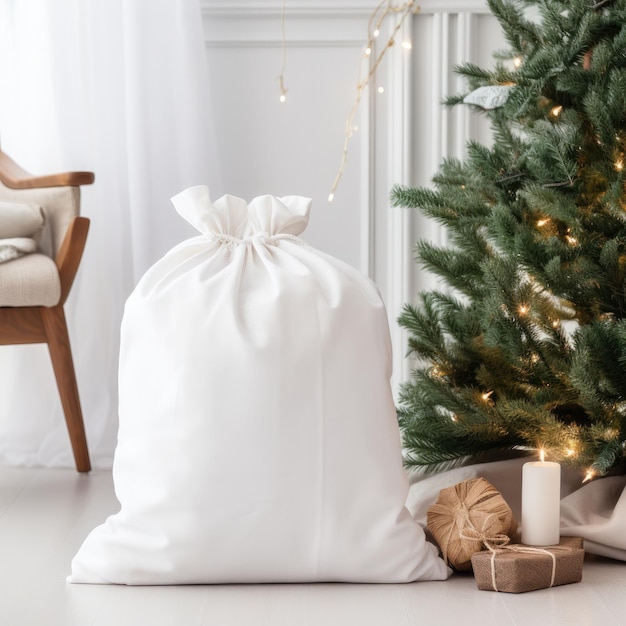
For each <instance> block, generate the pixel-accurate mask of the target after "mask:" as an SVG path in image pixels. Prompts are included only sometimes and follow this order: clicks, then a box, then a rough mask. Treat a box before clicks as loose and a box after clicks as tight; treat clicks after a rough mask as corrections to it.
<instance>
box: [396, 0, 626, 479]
mask: <svg viewBox="0 0 626 626" xmlns="http://www.w3.org/2000/svg"><path fill="white" fill-rule="evenodd" d="M489 6H490V9H491V11H492V13H493V14H494V15H495V17H496V18H497V19H498V21H499V23H500V25H501V27H502V29H503V31H504V34H505V37H506V40H507V43H508V45H509V46H510V49H508V50H506V51H502V52H499V53H497V55H495V58H496V62H495V65H494V67H493V68H492V69H482V68H480V67H477V66H476V65H474V64H472V63H465V64H463V65H462V66H460V67H458V68H456V71H457V72H458V73H459V74H461V75H462V76H463V77H465V79H466V82H467V85H468V93H467V94H463V95H459V96H452V97H450V98H448V100H447V102H446V104H447V105H449V106H471V107H473V108H474V109H476V110H477V111H479V112H480V113H481V114H483V115H486V116H487V117H488V118H489V121H490V125H491V128H492V134H493V145H492V146H491V147H486V146H483V145H480V144H479V143H476V142H469V143H468V145H467V156H466V158H465V159H464V160H463V161H459V160H455V159H449V160H446V161H445V162H444V163H443V164H442V165H441V167H440V170H439V172H438V173H437V174H436V175H435V177H434V179H433V183H434V185H433V188H417V189H415V188H407V187H396V188H394V190H393V191H392V203H393V204H394V206H401V207H411V208H419V209H420V210H421V211H422V212H423V213H424V214H425V215H427V216H429V217H430V218H433V219H434V220H436V221H437V222H438V223H440V224H441V226H442V227H443V228H445V230H446V232H447V234H448V241H449V245H448V246H446V247H442V246H439V247H438V246H435V245H433V244H431V243H429V242H427V241H421V242H419V243H418V245H417V252H416V254H417V258H418V261H419V262H420V263H421V264H422V265H423V266H424V267H425V268H426V269H427V270H429V271H431V272H433V273H434V274H435V275H436V276H437V277H438V278H439V281H440V284H441V288H440V289H438V290H433V291H428V292H425V293H421V294H420V296H419V299H418V302H417V303H416V304H410V305H406V306H405V307H404V310H403V313H402V315H401V317H400V319H399V323H400V324H401V326H402V327H404V328H405V329H407V330H408V332H409V348H410V351H411V353H412V354H413V356H415V357H416V359H417V363H418V365H417V367H416V369H415V370H414V372H413V374H412V377H411V380H410V381H408V382H407V383H405V384H404V386H403V388H402V391H401V394H400V402H399V409H398V413H399V420H400V425H401V428H402V431H403V435H404V443H405V448H406V462H407V464H408V465H409V466H420V467H422V468H425V469H426V470H439V469H444V468H447V467H450V466H453V465H455V464H459V463H467V462H476V461H478V460H485V459H489V458H495V457H497V456H509V455H516V454H517V455H518V454H535V455H536V454H537V452H536V451H538V450H540V449H541V450H545V451H546V456H547V458H548V459H550V460H558V461H562V462H564V463H570V464H573V465H576V466H578V467H580V468H582V469H584V472H585V473H586V477H587V478H591V477H592V476H593V475H602V474H605V473H606V472H608V471H609V470H611V469H614V468H616V467H617V466H619V465H621V464H622V463H623V462H624V460H625V458H626V0H602V1H600V0H597V1H594V0H489Z"/></svg>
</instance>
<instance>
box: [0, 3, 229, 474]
mask: <svg viewBox="0 0 626 626" xmlns="http://www.w3.org/2000/svg"><path fill="white" fill-rule="evenodd" d="M207 83H208V70H207V68H206V54H205V49H204V39H203V33H202V20H201V13H200V6H199V1H198V0H158V2H155V1H154V0H54V2H50V0H0V140H1V143H2V148H3V150H5V151H6V152H7V153H8V154H9V155H10V156H11V157H12V158H13V159H14V160H16V161H17V162H18V163H19V164H20V165H22V166H23V167H24V168H25V169H27V170H30V171H32V172H33V173H41V174H43V173H51V172H55V171H65V170H71V169H81V170H93V171H94V172H95V174H96V182H95V184H94V185H93V186H91V187H86V188H83V195H82V206H83V214H84V215H86V216H87V217H89V218H91V220H92V222H91V231H90V235H89V239H88V243H87V249H86V251H85V255H84V257H83V263H82V267H81V269H80V271H79V275H78V277H77V280H76V283H75V284H74V287H73V291H72V293H71V294H70V299H69V301H68V303H67V305H66V313H67V317H68V323H69V326H70V339H71V341H72V346H73V352H74V362H75V366H76V370H77V377H78V386H79V390H80V395H81V400H82V405H83V413H84V418H85V423H86V428H87V438H88V441H89V445H90V451H91V455H92V463H93V464H94V466H95V467H104V466H108V465H109V464H110V462H111V458H112V453H113V450H114V447H115V439H116V433H117V359H118V342H119V326H120V321H121V318H122V314H123V306H124V301H125V299H126V297H127V296H128V294H129V293H130V291H131V290H132V288H133V286H134V285H135V283H136V281H137V280H138V278H139V277H140V276H141V275H142V274H143V272H144V271H145V270H146V269H147V267H149V266H150V265H151V264H152V263H153V262H154V261H155V260H156V259H157V258H159V257H160V256H161V255H162V254H163V253H164V252H165V251H166V250H167V249H169V248H170V247H171V246H173V245H174V244H176V243H177V242H179V241H180V240H182V239H183V238H185V237H187V236H189V235H191V234H192V233H191V231H190V230H188V229H187V227H186V226H185V225H184V224H183V222H182V220H181V219H180V218H179V217H178V216H177V215H176V214H175V212H174V210H173V207H172V206H171V203H170V200H169V199H170V197H171V196H172V195H174V194H175V193H177V192H178V191H181V190H182V189H184V188H186V187H188V186H191V185H195V184H209V185H210V186H211V187H215V186H216V185H218V184H219V172H218V171H217V169H216V159H215V158H214V155H213V146H214V142H213V138H212V127H211V122H212V116H211V111H210V103H209V98H208V84H207ZM0 463H3V464H16V465H34V464H37V465H49V466H72V465H73V459H72V455H71V450H70V447H69V441H68V437H67V433H66V429H65V423H64V419H63V413H62V410H61V406H60V402H59V399H58V394H57V390H56V387H55V383H54V376H53V373H52V368H51V366H50V363H49V357H48V353H47V349H46V348H45V346H42V345H31V346H3V347H0Z"/></svg>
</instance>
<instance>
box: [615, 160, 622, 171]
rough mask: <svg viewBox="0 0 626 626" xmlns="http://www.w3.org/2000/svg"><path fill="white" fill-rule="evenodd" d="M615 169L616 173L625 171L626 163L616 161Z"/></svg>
mask: <svg viewBox="0 0 626 626" xmlns="http://www.w3.org/2000/svg"><path fill="white" fill-rule="evenodd" d="M614 167H615V171H616V172H621V171H622V170H623V169H624V161H622V159H617V161H615V164H614Z"/></svg>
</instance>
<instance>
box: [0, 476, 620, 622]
mask: <svg viewBox="0 0 626 626" xmlns="http://www.w3.org/2000/svg"><path fill="white" fill-rule="evenodd" d="M116 510H117V501H116V499H115V496H114V494H113V486H112V480H111V475H110V473H109V472H102V471H99V472H92V473H91V474H89V475H87V476H84V475H83V476H81V475H78V474H76V473H75V472H74V471H72V470H45V469H13V468H0V625H1V626H201V625H204V626H208V625H211V626H244V625H246V626H247V625H250V626H257V625H258V626H279V625H280V626H352V625H354V626H356V625H359V626H414V625H419V626H448V625H450V626H467V625H469V626H471V625H476V624H480V625H481V626H492V625H493V626H507V625H517V626H525V625H528V626H530V625H531V624H532V626H538V625H539V626H552V625H565V624H568V625H570V624H573V625H580V626H595V625H598V626H600V625H601V626H611V625H618V624H620V625H623V624H624V623H626V617H625V616H626V563H622V562H617V561H610V560H605V559H589V560H588V561H587V562H586V563H585V567H584V571H583V582H582V583H579V584H574V585H566V586H562V587H557V588H554V589H545V590H541V591H535V592H531V593H527V594H520V595H513V594H505V593H493V592H487V591H478V590H477V589H476V586H475V583H474V579H473V578H472V577H471V576H454V577H453V578H452V579H450V580H449V581H446V582H437V583H414V584H409V585H345V584H317V585H240V586H237V585H226V586H191V587H116V586H92V585H68V584H66V583H65V577H66V575H67V574H68V572H69V564H70V560H71V558H72V556H73V555H74V553H75V552H76V550H77V549H78V547H79V545H80V544H81V542H82V540H83V539H84V537H85V536H86V535H87V533H88V532H89V531H90V530H91V529H92V528H93V527H94V526H95V525H97V524H99V523H101V522H102V521H103V520H104V518H105V517H106V516H107V515H108V514H110V513H113V512H115V511H116ZM624 532H626V529H624Z"/></svg>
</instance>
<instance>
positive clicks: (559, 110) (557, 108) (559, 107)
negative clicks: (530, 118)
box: [550, 105, 563, 117]
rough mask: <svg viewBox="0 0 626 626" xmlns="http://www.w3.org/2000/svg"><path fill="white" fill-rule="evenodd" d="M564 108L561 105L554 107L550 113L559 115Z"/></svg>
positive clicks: (555, 115)
mask: <svg viewBox="0 0 626 626" xmlns="http://www.w3.org/2000/svg"><path fill="white" fill-rule="evenodd" d="M562 110H563V107H562V106H561V105H559V106H556V107H554V108H553V109H552V110H551V111H550V113H551V114H552V115H553V116H554V117H558V116H559V115H561V111H562Z"/></svg>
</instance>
